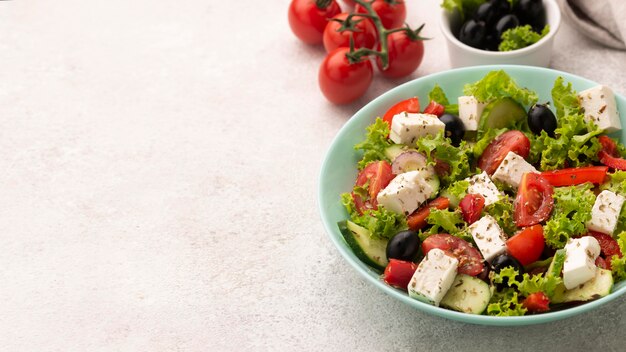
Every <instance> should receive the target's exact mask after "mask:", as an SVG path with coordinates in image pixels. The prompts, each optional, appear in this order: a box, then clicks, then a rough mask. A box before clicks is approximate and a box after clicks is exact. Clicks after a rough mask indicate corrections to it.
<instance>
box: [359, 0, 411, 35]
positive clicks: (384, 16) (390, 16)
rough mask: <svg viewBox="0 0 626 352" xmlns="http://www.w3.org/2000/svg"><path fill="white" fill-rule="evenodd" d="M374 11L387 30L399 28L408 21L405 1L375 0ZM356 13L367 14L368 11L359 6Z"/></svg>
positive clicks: (373, 3)
mask: <svg viewBox="0 0 626 352" xmlns="http://www.w3.org/2000/svg"><path fill="white" fill-rule="evenodd" d="M368 1H369V0H368ZM372 9H373V10H374V12H376V14H378V17H380V21H381V22H382V23H383V26H384V27H385V28H387V29H391V28H398V27H402V25H404V21H405V20H406V6H405V4H404V0H374V1H373V2H372ZM354 12H360V13H367V10H366V9H365V8H363V7H362V6H360V5H358V4H357V5H356V7H355V9H354Z"/></svg>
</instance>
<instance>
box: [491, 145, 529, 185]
mask: <svg viewBox="0 0 626 352" xmlns="http://www.w3.org/2000/svg"><path fill="white" fill-rule="evenodd" d="M528 172H534V173H537V172H538V171H537V169H535V167H534V166H532V165H530V164H529V163H528V162H527V161H526V160H524V158H522V157H521V156H519V155H517V154H515V153H514V152H509V153H508V154H507V155H506V156H505V157H504V160H502V162H501V163H500V166H498V168H497V169H496V172H494V174H493V176H491V178H492V179H494V180H497V181H500V182H504V183H506V184H507V185H509V186H511V187H513V188H515V189H517V187H519V184H520V182H521V181H522V176H524V174H525V173H528Z"/></svg>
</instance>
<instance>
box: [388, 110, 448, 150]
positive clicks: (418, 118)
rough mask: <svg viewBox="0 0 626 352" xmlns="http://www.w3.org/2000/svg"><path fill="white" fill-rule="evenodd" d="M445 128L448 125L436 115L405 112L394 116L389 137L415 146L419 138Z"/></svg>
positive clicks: (433, 134) (434, 133)
mask: <svg viewBox="0 0 626 352" xmlns="http://www.w3.org/2000/svg"><path fill="white" fill-rule="evenodd" d="M445 128H446V125H445V124H444V123H443V122H441V121H440V120H439V118H438V117H437V116H436V115H432V114H411V113H407V112H403V113H400V114H397V115H395V116H394V117H393V121H392V122H391V130H390V131H389V139H391V140H392V141H393V142H394V143H397V144H406V145H409V146H415V142H417V140H418V139H420V138H422V137H425V136H429V135H430V136H435V135H437V133H439V131H443V130H445Z"/></svg>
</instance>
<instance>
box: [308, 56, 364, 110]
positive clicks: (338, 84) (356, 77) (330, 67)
mask: <svg viewBox="0 0 626 352" xmlns="http://www.w3.org/2000/svg"><path fill="white" fill-rule="evenodd" d="M349 52H350V48H337V49H335V50H333V51H331V52H330V53H328V55H327V56H326V58H325V59H324V61H323V62H322V65H321V66H320V70H319V75H318V79H319V85H320V89H321V90H322V93H323V94H324V96H325V97H326V99H328V100H330V101H331V102H333V103H335V104H346V103H349V102H351V101H353V100H355V99H357V98H359V97H361V96H362V95H363V94H365V91H367V88H369V86H370V84H371V83H372V78H373V77H374V69H373V68H372V63H371V62H370V60H369V59H368V58H366V57H365V58H362V59H361V60H360V61H359V62H355V63H350V61H349V60H348V57H347V56H346V54H347V53H349Z"/></svg>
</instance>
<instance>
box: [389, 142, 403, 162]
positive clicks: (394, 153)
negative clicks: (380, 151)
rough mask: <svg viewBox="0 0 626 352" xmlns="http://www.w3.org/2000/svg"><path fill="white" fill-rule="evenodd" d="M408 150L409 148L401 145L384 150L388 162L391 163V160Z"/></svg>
mask: <svg viewBox="0 0 626 352" xmlns="http://www.w3.org/2000/svg"><path fill="white" fill-rule="evenodd" d="M407 150H409V147H407V146H406V145H402V144H393V145H391V146H389V147H387V148H385V156H386V157H387V158H389V160H391V161H393V159H395V158H397V157H398V155H400V154H402V153H404V152H406V151H407Z"/></svg>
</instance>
